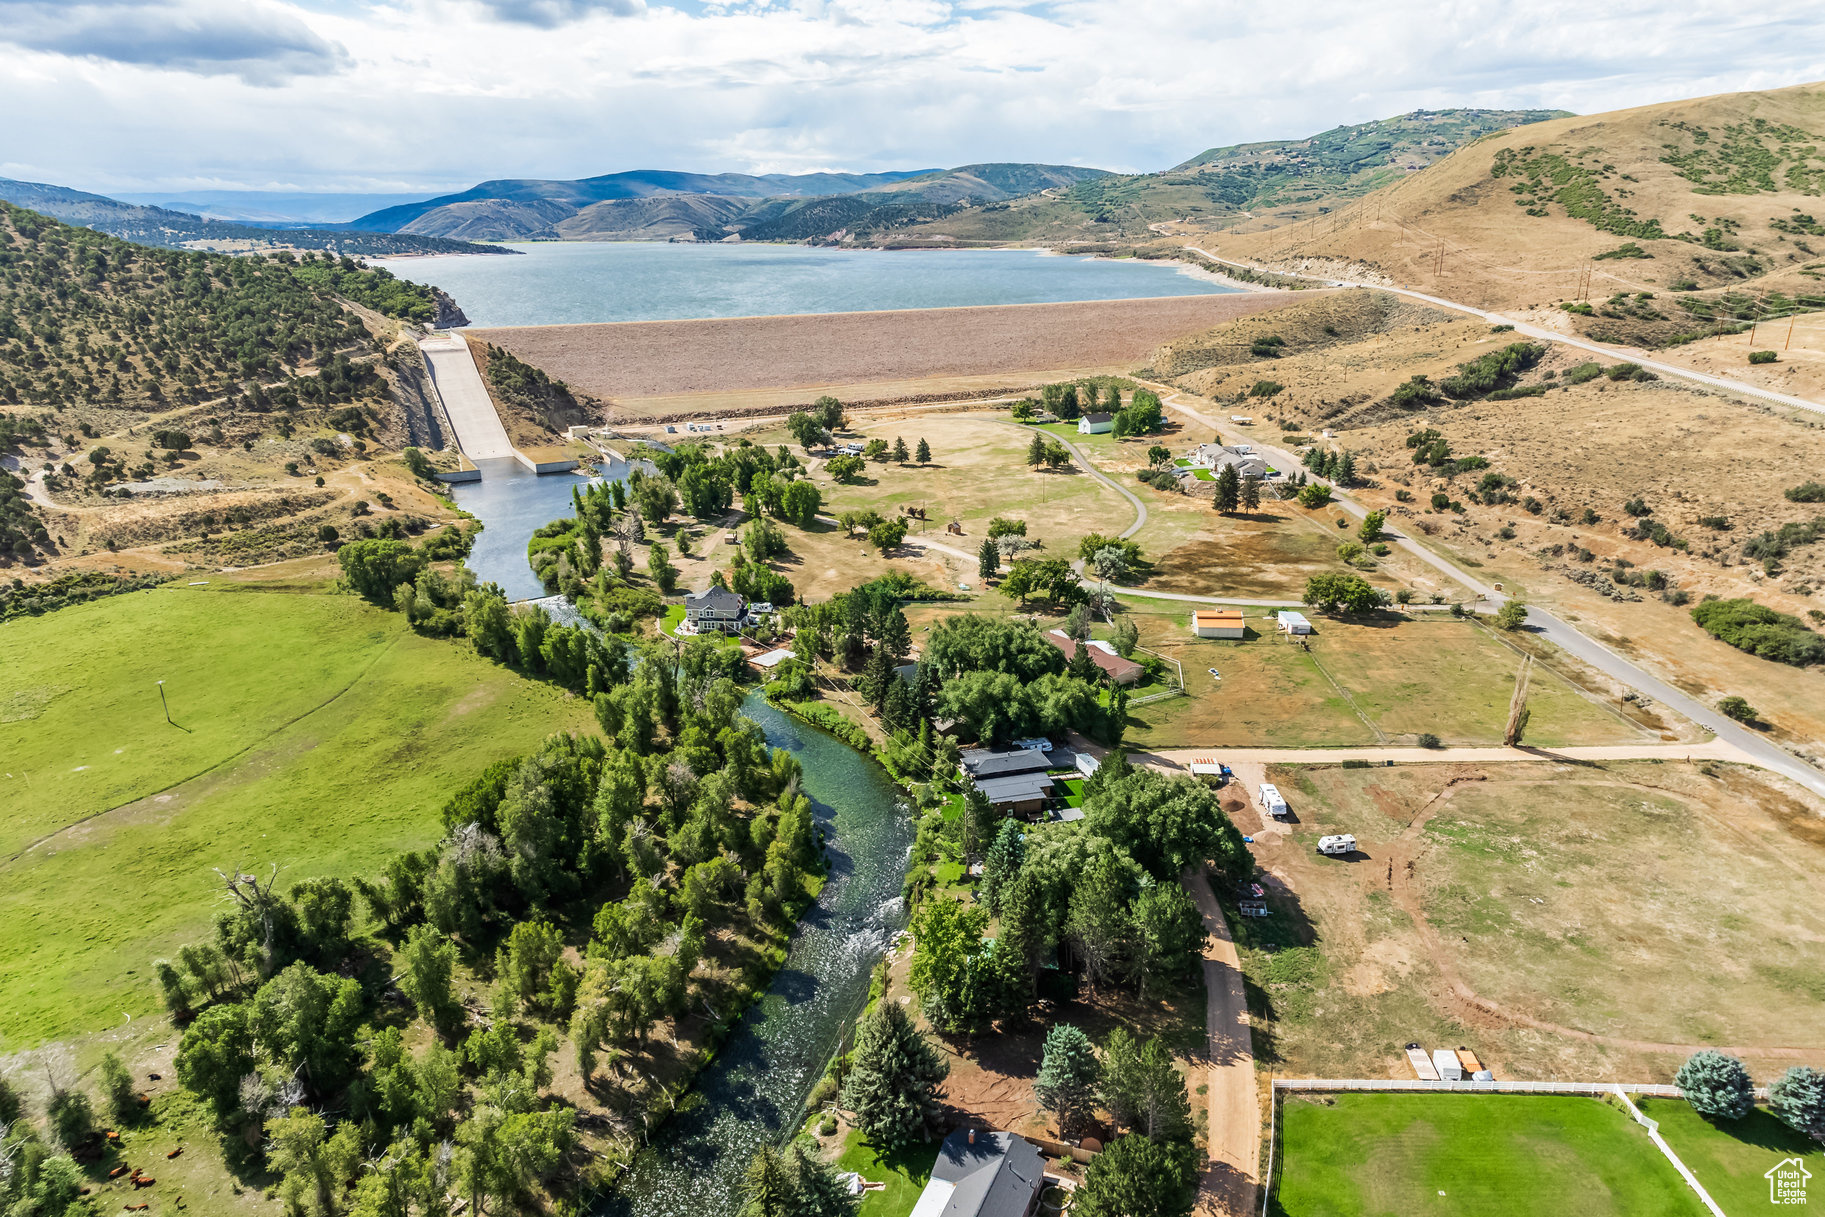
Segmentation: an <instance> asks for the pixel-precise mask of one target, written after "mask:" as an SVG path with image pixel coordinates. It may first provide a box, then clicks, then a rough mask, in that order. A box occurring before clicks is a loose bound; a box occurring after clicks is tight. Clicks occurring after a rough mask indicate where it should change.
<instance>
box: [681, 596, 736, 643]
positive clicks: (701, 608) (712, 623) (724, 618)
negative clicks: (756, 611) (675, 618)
mask: <svg viewBox="0 0 1825 1217" xmlns="http://www.w3.org/2000/svg"><path fill="white" fill-rule="evenodd" d="M747 615H748V601H747V598H746V597H745V596H738V595H736V594H735V593H734V592H732V591H729V590H728V589H727V588H722V587H716V586H715V585H711V586H709V587H706V588H704V589H703V590H702V591H701V592H693V593H691V594H690V595H688V596H686V597H685V598H684V619H685V620H686V621H687V622H689V623H690V625H691V629H692V631H695V632H696V633H699V634H707V633H712V632H714V633H718V634H732V633H740V632H741V626H742V622H743V621H744V620H745V619H746V617H747Z"/></svg>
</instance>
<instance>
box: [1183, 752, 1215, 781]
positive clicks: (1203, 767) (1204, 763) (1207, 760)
mask: <svg viewBox="0 0 1825 1217" xmlns="http://www.w3.org/2000/svg"><path fill="white" fill-rule="evenodd" d="M1187 768H1188V769H1190V770H1191V772H1192V774H1193V775H1194V776H1200V775H1204V774H1209V775H1211V776H1212V777H1222V776H1223V766H1222V765H1220V764H1218V763H1217V758H1216V757H1214V756H1199V757H1193V758H1192V761H1191V764H1190V765H1188V766H1187Z"/></svg>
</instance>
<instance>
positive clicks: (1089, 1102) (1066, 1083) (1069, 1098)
mask: <svg viewBox="0 0 1825 1217" xmlns="http://www.w3.org/2000/svg"><path fill="white" fill-rule="evenodd" d="M1098 1076H1099V1067H1098V1065H1097V1062H1096V1049H1095V1048H1094V1047H1092V1046H1091V1044H1090V1037H1089V1036H1087V1035H1085V1034H1084V1033H1083V1032H1082V1031H1080V1030H1078V1029H1077V1028H1076V1027H1073V1026H1072V1025H1071V1024H1069V1023H1058V1024H1056V1025H1055V1026H1053V1028H1052V1029H1051V1030H1050V1031H1048V1032H1047V1033H1046V1047H1045V1054H1044V1056H1042V1057H1041V1058H1040V1062H1039V1075H1038V1076H1037V1077H1036V1078H1034V1080H1033V1094H1034V1096H1035V1097H1037V1098H1038V1099H1039V1101H1040V1103H1042V1104H1044V1105H1045V1107H1046V1108H1048V1109H1049V1110H1050V1111H1051V1112H1052V1114H1053V1115H1054V1116H1056V1117H1057V1118H1058V1135H1059V1136H1061V1137H1064V1136H1069V1135H1070V1132H1071V1129H1072V1128H1073V1127H1074V1126H1075V1125H1076V1124H1077V1123H1078V1122H1079V1121H1080V1120H1082V1119H1085V1118H1087V1117H1088V1116H1089V1115H1090V1113H1091V1111H1092V1110H1093V1108H1094V1106H1095V1098H1096V1082H1097V1078H1098Z"/></svg>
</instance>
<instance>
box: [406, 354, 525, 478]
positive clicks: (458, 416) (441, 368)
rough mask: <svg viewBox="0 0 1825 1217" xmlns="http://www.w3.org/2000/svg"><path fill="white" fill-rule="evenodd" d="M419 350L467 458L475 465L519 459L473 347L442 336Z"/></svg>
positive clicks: (459, 444) (459, 445) (458, 443)
mask: <svg viewBox="0 0 1825 1217" xmlns="http://www.w3.org/2000/svg"><path fill="white" fill-rule="evenodd" d="M418 349H419V350H420V351H422V352H424V356H425V366H427V367H428V368H430V369H431V382H432V383H433V384H434V385H436V386H437V395H438V396H439V397H440V398H442V399H443V403H444V413H445V414H446V415H448V416H449V419H450V426H451V428H452V429H453V430H454V431H455V432H456V443H457V446H458V447H460V448H461V449H462V450H463V455H464V456H466V457H468V458H469V459H470V460H472V461H486V460H499V459H506V460H513V459H515V458H517V457H518V456H519V453H518V452H517V451H515V449H514V447H513V441H511V440H509V439H508V438H507V429H506V428H505V427H503V426H501V416H500V415H499V414H498V413H497V412H496V411H495V409H494V399H493V398H491V397H489V396H488V387H487V386H486V385H484V384H483V383H482V374H481V372H480V371H478V370H477V369H476V366H475V359H474V358H473V357H472V356H471V355H470V354H469V344H468V343H466V342H464V341H463V340H462V339H461V338H459V337H457V336H455V335H454V334H438V335H436V336H435V337H431V338H426V339H423V340H422V341H420V342H419V344H418Z"/></svg>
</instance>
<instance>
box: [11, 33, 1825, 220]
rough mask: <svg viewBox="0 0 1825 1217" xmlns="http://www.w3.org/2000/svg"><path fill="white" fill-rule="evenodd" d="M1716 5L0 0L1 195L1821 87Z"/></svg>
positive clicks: (1803, 39) (1109, 133) (1266, 127)
mask: <svg viewBox="0 0 1825 1217" xmlns="http://www.w3.org/2000/svg"><path fill="white" fill-rule="evenodd" d="M1808 11H1809V6H1808V5H1805V4H1786V5H1754V6H1752V5H1744V4H1741V3H1736V2H1732V3H1723V2H1721V0H1527V2H1526V3H1515V2H1514V0H1434V2H1432V3H1423V2H1413V0H1379V2H1378V3H1365V2H1364V0H1299V2H1296V3H1258V2H1257V3H1246V4H1244V3H1234V2H1232V0H1099V2H1094V3H1092V2H1089V0H0V114H5V115H7V116H8V117H7V119H6V121H5V122H4V123H3V124H0V176H4V177H13V178H24V179H27V180H32V181H43V182H52V183H56V184H59V185H67V186H75V187H78V188H80V189H86V190H94V191H98V192H101V193H109V192H121V193H125V192H131V191H142V192H144V191H157V190H165V191H183V190H202V189H236V188H240V189H257V190H306V191H361V192H386V191H392V192H423V193H425V194H432V193H437V192H439V191H445V190H453V189H460V188H463V187H466V186H469V185H471V184H473V183H475V182H478V181H481V180H484V179H487V178H496V177H545V178H574V177H587V176H591V175H595V174H601V173H611V172H616V171H619V170H626V169H651V168H663V169H687V170H694V171H700V172H720V171H738V172H804V171H809V170H819V169H829V170H848V171H857V172H866V171H877V170H886V169H912V168H927V167H940V166H951V165H959V164H968V163H972V162H978V161H993V160H1019V161H1044V162H1051V163H1060V164H1078V165H1094V166H1098V167H1101V168H1106V169H1115V170H1123V171H1137V170H1150V169H1162V168H1166V167H1169V166H1171V165H1174V164H1177V163H1179V162H1180V161H1183V160H1185V159H1187V158H1189V157H1191V156H1193V155H1195V154H1196V153H1198V152H1199V151H1202V150H1203V149H1205V148H1207V147H1212V146H1216V145H1222V144H1228V143H1235V142H1240V141H1245V140H1251V139H1271V138H1286V137H1298V136H1302V135H1308V134H1311V133H1313V132H1316V131H1322V130H1326V129H1328V128H1330V127H1334V126H1337V125H1339V124H1342V123H1355V122H1363V121H1367V120H1370V119H1375V118H1384V117H1388V116H1390V115H1394V114H1400V113H1405V112H1407V111H1409V110H1413V109H1417V108H1427V109H1441V108H1445V107H1453V106H1486V107H1502V108H1510V107H1517V108H1518V107H1528V108H1532V107H1552V108H1562V109H1568V110H1573V111H1577V112H1579V113H1594V112H1598V111H1602V110H1609V109H1616V108H1620V107H1625V106H1630V105H1641V104H1646V103H1649V102H1655V101H1665V100H1671V99H1674V98H1678V97H1691V96H1699V95H1703V94H1708V93H1720V92H1730V91H1735V90H1742V89H1765V88H1776V87H1779V86H1782V85H1788V84H1798V83H1801V82H1805V81H1816V80H1820V79H1825V22H1820V21H1818V20H1817V19H1816V16H1817V14H1816V13H1814V14H1813V16H1811V17H1809V16H1808V15H1807V14H1808Z"/></svg>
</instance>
